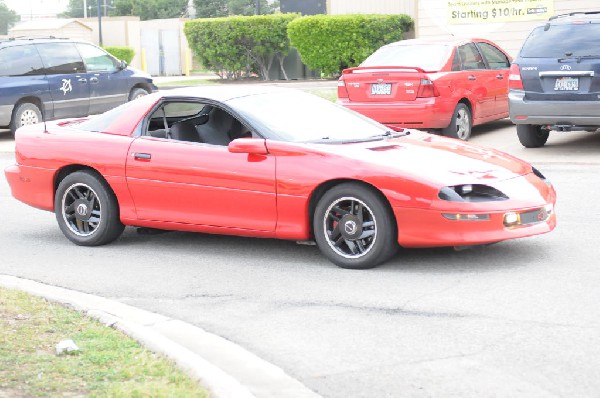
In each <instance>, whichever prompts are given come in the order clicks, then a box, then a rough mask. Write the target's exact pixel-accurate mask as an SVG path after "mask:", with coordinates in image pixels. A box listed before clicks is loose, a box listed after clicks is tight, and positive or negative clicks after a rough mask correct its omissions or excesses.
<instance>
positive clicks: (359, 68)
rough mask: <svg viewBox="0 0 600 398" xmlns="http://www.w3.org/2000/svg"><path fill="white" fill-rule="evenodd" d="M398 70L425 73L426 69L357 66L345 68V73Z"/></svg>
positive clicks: (343, 72)
mask: <svg viewBox="0 0 600 398" xmlns="http://www.w3.org/2000/svg"><path fill="white" fill-rule="evenodd" d="M396 70H414V71H415V72H420V73H425V70H424V69H422V68H419V67H417V66H357V67H354V68H348V69H344V70H343V71H342V74H343V75H348V74H350V73H354V72H356V73H361V72H367V71H396Z"/></svg>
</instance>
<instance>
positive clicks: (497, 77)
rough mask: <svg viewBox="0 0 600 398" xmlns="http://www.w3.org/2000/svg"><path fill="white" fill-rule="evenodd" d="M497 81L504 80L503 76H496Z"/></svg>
mask: <svg viewBox="0 0 600 398" xmlns="http://www.w3.org/2000/svg"><path fill="white" fill-rule="evenodd" d="M496 79H504V76H503V75H496Z"/></svg>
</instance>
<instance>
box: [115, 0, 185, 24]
mask: <svg viewBox="0 0 600 398" xmlns="http://www.w3.org/2000/svg"><path fill="white" fill-rule="evenodd" d="M186 11H187V0H115V2H114V9H113V10H111V12H110V15H111V16H122V15H127V16H129V15H133V16H139V17H140V19H141V20H142V21H147V20H150V19H163V18H178V17H181V16H183V15H185V13H186Z"/></svg>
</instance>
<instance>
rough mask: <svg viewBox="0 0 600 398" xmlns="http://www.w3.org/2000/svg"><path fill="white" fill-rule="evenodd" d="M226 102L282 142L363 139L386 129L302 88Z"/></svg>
mask: <svg viewBox="0 0 600 398" xmlns="http://www.w3.org/2000/svg"><path fill="white" fill-rule="evenodd" d="M227 103H228V104H229V105H230V106H231V107H232V108H233V109H235V110H236V111H237V112H239V113H240V114H241V115H242V116H244V117H245V118H246V119H247V120H248V121H249V122H250V123H251V124H253V125H254V126H256V127H257V128H258V129H259V131H261V132H264V133H265V134H266V135H267V137H268V138H272V139H277V140H281V141H291V142H335V141H353V140H364V139H369V138H373V137H374V136H382V135H383V134H385V133H386V132H387V130H388V129H387V128H386V127H385V126H383V125H381V124H379V123H377V122H375V121H373V120H371V119H368V118H366V117H364V116H362V115H359V114H358V113H356V112H354V111H351V110H349V109H346V108H343V107H341V106H339V105H336V104H334V103H332V102H330V101H328V100H326V99H323V98H320V97H317V96H315V95H312V94H307V93H304V92H301V91H292V90H290V91H285V92H277V93H265V94H258V95H249V96H245V97H239V98H234V99H232V100H229V101H227Z"/></svg>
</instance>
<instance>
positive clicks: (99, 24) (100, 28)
mask: <svg viewBox="0 0 600 398" xmlns="http://www.w3.org/2000/svg"><path fill="white" fill-rule="evenodd" d="M97 2H98V44H100V47H102V11H101V10H100V0H98V1H97Z"/></svg>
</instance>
